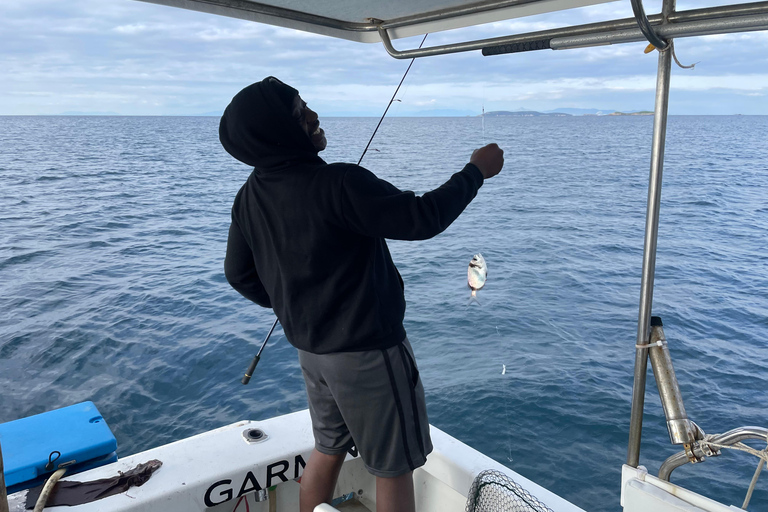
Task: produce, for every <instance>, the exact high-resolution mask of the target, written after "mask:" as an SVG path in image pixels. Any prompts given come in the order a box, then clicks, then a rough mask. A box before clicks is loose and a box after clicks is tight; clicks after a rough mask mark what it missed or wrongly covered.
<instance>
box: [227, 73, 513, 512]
mask: <svg viewBox="0 0 768 512" xmlns="http://www.w3.org/2000/svg"><path fill="white" fill-rule="evenodd" d="M219 136H220V140H221V143H222V145H223V146H224V148H225V149H226V150H227V151H228V152H229V153H230V154H231V155H232V156H234V157H235V158H237V159H238V160H240V161H241V162H244V163H246V164H248V165H250V166H253V167H254V170H253V172H252V173H251V175H250V176H249V178H248V180H247V181H246V183H245V184H244V185H243V187H242V188H241V189H240V191H239V192H238V193H237V196H236V198H235V202H234V205H233V207H232V224H231V226H230V230H229V239H228V242H227V255H226V259H225V274H226V277H227V280H228V281H229V283H230V284H231V285H232V286H233V287H234V288H235V289H236V290H237V291H238V292H240V293H241V294H242V295H243V296H244V297H246V298H247V299H250V300H251V301H253V302H255V303H257V304H259V305H260V306H263V307H268V308H269V307H271V308H272V309H273V310H274V311H275V314H276V315H277V317H278V318H279V319H280V323H281V324H282V326H283V330H284V332H285V336H286V338H287V339H288V341H289V342H290V343H291V344H292V345H294V346H295V347H296V348H297V349H299V361H300V364H301V367H302V372H303V374H304V379H305V382H306V385H307V394H308V399H309V409H310V415H311V417H312V427H313V434H314V436H315V450H314V451H313V453H312V455H311V456H310V459H309V461H308V462H307V466H306V468H305V469H304V474H303V476H302V480H301V511H302V512H310V511H311V510H312V509H313V508H314V507H315V506H316V505H317V504H319V503H323V502H329V501H330V499H331V498H332V493H333V489H334V487H335V484H336V480H337V478H338V474H339V471H340V469H341V465H342V463H343V461H344V457H345V455H346V453H347V450H349V449H350V448H352V447H353V446H354V447H356V448H357V450H358V451H359V453H360V456H361V458H362V459H363V462H364V463H365V465H366V467H367V468H368V471H370V472H371V473H372V474H374V475H375V476H376V477H377V478H376V489H377V490H376V506H377V510H378V511H379V512H395V511H396V512H410V511H413V509H414V498H413V479H412V472H413V470H414V469H415V468H416V467H419V466H421V465H423V464H424V463H425V462H426V457H427V455H428V454H429V452H430V451H431V450H432V443H431V440H430V438H429V424H428V421H427V416H426V406H425V403H424V388H423V386H422V383H421V380H420V379H419V374H418V368H417V367H416V363H415V361H414V358H413V351H412V349H411V346H410V343H409V342H408V340H407V338H406V334H405V329H404V328H403V317H404V313H405V298H404V295H403V281H402V278H401V277H400V274H399V272H398V271H397V268H396V267H395V265H394V263H393V261H392V257H391V256H390V253H389V250H388V248H387V244H386V242H385V239H386V238H390V239H397V240H424V239H428V238H431V237H433V236H435V235H437V234H439V233H441V232H442V231H444V230H445V229H446V228H447V227H448V226H449V225H450V224H451V223H452V222H453V221H454V220H455V219H456V218H457V217H458V216H459V214H460V213H461V212H462V211H463V210H464V208H466V206H467V205H468V204H469V203H470V201H472V199H473V198H474V197H475V195H476V194H477V190H478V189H479V188H480V186H482V184H483V180H484V179H487V178H490V177H492V176H495V175H496V174H498V173H499V172H500V171H501V168H502V166H503V163H504V159H503V152H502V151H501V149H499V147H498V146H496V145H495V144H490V145H488V146H485V147H483V148H480V149H478V150H476V151H475V152H474V153H473V154H472V157H471V159H470V163H468V164H467V165H466V166H465V167H464V169H462V170H461V171H460V172H458V173H456V174H454V175H453V176H452V177H451V178H450V179H449V180H448V181H447V182H445V183H444V184H443V185H441V186H440V187H439V188H437V189H435V190H433V191H431V192H428V193H426V194H424V195H422V196H420V197H417V196H416V195H415V194H414V193H413V192H409V191H401V190H399V189H397V188H396V187H394V186H393V185H391V184H389V183H387V182H386V181H384V180H380V179H378V178H377V177H376V176H375V175H374V174H373V173H371V172H370V171H367V170H366V169H364V168H362V167H359V166H357V165H353V164H344V163H335V164H326V163H325V162H324V161H323V160H322V159H321V158H320V157H319V156H318V152H319V151H322V150H323V149H325V146H326V139H325V133H324V131H323V129H322V128H320V123H319V121H318V118H317V114H316V113H315V112H313V111H312V110H311V109H309V108H308V107H307V104H306V103H305V102H304V101H303V100H302V99H301V97H300V96H299V94H298V91H296V90H295V89H293V88H292V87H290V86H288V85H286V84H284V83H282V82H280V81H279V80H277V79H276V78H274V77H268V78H265V79H264V80H262V81H261V82H257V83H255V84H252V85H250V86H248V87H246V88H245V89H243V90H242V91H240V92H239V93H238V94H237V95H236V96H235V97H234V98H233V99H232V102H231V103H230V104H229V106H228V107H227V109H226V110H225V112H224V115H223V116H222V119H221V124H220V126H219Z"/></svg>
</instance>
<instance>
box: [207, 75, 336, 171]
mask: <svg viewBox="0 0 768 512" xmlns="http://www.w3.org/2000/svg"><path fill="white" fill-rule="evenodd" d="M298 94H299V91H297V90H296V89H294V88H293V87H291V86H289V85H286V84H284V83H283V82H281V81H280V80H278V79H277V78H275V77H272V76H269V77H267V78H265V79H264V80H262V81H261V82H256V83H255V84H251V85H249V86H248V87H246V88H245V89H243V90H242V91H240V92H239V93H237V94H236V95H235V97H234V98H232V101H231V102H230V103H229V105H228V106H227V108H226V109H225V110H224V115H223V116H222V117H221V122H220V123H219V140H220V141H221V145H222V146H224V149H226V150H227V153H229V154H230V155H232V156H233V157H235V158H237V159H238V160H240V161H241V162H243V163H245V164H248V165H252V166H254V167H256V168H257V169H265V170H266V169H274V168H276V167H283V166H284V165H285V164H290V163H295V162H297V161H302V160H307V159H311V160H315V161H320V162H322V160H321V159H320V158H319V157H318V156H317V150H316V149H315V147H314V146H313V145H312V141H311V140H310V138H309V137H308V136H307V134H306V133H304V131H303V130H302V129H301V128H300V127H299V124H298V122H297V121H296V119H294V118H293V113H292V108H293V100H294V98H295V97H296V96H297V95H298Z"/></svg>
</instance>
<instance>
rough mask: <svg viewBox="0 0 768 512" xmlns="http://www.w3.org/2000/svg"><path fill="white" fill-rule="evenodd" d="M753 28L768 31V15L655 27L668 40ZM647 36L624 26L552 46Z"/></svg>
mask: <svg viewBox="0 0 768 512" xmlns="http://www.w3.org/2000/svg"><path fill="white" fill-rule="evenodd" d="M752 30H768V14H753V15H750V16H737V17H734V18H722V19H714V20H701V21H689V22H685V23H677V24H674V25H662V26H661V27H658V28H657V29H656V34H657V35H658V36H660V37H663V38H665V39H669V38H676V37H695V36H706V35H710V34H730V33H733V32H749V31H752ZM644 40H645V35H643V33H642V32H641V31H640V29H636V28H633V29H625V30H617V31H613V32H603V33H602V34H585V35H578V36H569V37H558V38H553V39H552V40H551V41H550V47H551V48H552V49H553V50H566V49H569V48H584V47H588V46H602V45H607V44H617V43H632V42H637V41H644Z"/></svg>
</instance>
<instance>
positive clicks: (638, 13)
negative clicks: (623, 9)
mask: <svg viewBox="0 0 768 512" xmlns="http://www.w3.org/2000/svg"><path fill="white" fill-rule="evenodd" d="M631 2H632V11H633V12H634V13H635V19H636V20H637V25H638V28H639V29H640V32H642V33H643V36H645V38H646V39H647V40H648V41H649V42H650V43H651V44H652V45H653V46H655V47H656V48H658V49H659V50H666V49H667V47H668V46H669V43H668V42H666V41H664V40H663V39H661V38H660V37H659V35H658V34H657V33H656V31H655V30H654V29H653V27H652V26H651V22H650V21H649V20H648V16H646V15H645V9H643V0H631Z"/></svg>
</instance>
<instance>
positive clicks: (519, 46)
mask: <svg viewBox="0 0 768 512" xmlns="http://www.w3.org/2000/svg"><path fill="white" fill-rule="evenodd" d="M550 41H551V39H539V40H538V41H524V42H522V43H511V44H501V45H499V46H487V47H485V48H483V55H485V56H486V57H487V56H489V55H503V54H505V53H520V52H530V51H533V50H547V49H549V48H551V46H550V45H549V42H550Z"/></svg>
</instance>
